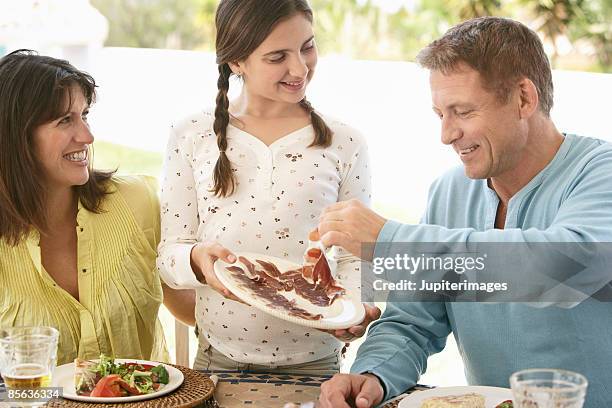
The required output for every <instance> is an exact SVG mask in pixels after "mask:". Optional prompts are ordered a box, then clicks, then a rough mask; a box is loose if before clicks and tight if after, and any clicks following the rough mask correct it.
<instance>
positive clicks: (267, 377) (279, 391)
mask: <svg viewBox="0 0 612 408" xmlns="http://www.w3.org/2000/svg"><path fill="white" fill-rule="evenodd" d="M203 372H204V373H205V374H209V375H210V374H215V375H217V376H218V377H219V383H218V384H217V388H216V389H215V393H214V397H215V399H216V401H217V402H218V404H219V406H220V408H243V407H249V408H282V407H283V406H284V405H285V404H286V403H289V402H292V403H294V404H300V403H303V402H309V401H316V400H317V399H318V398H319V392H320V386H321V384H322V383H323V382H325V381H327V380H328V379H330V378H331V377H330V376H324V375H322V376H318V375H317V376H304V375H290V374H269V373H252V372H242V371H203ZM429 388H431V387H429V386H424V385H417V386H416V387H414V388H411V389H410V390H407V391H406V392H405V393H404V394H402V395H401V396H399V397H396V398H393V399H391V400H389V401H387V403H385V404H384V405H383V406H382V407H383V408H396V407H397V404H398V403H399V401H400V400H401V398H402V397H404V396H406V395H408V394H410V393H412V392H414V391H420V390H425V389H429ZM2 391H4V384H3V383H2V380H1V379H0V393H1V392H2ZM0 406H2V405H1V403H0Z"/></svg>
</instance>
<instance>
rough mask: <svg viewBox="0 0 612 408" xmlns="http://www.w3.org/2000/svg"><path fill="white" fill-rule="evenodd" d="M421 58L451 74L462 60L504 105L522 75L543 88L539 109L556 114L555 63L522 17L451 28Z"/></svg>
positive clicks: (483, 20)
mask: <svg viewBox="0 0 612 408" xmlns="http://www.w3.org/2000/svg"><path fill="white" fill-rule="evenodd" d="M417 62H418V63H419V64H420V65H421V66H423V67H425V68H427V69H429V70H432V71H440V72H442V73H443V74H449V73H451V72H453V71H454V70H456V69H457V65H458V64H459V63H461V62H463V63H466V64H467V65H469V66H470V67H472V68H473V69H474V70H476V71H478V73H480V75H481V77H482V79H483V81H482V82H483V87H484V88H485V89H489V90H491V91H493V92H495V94H496V95H497V97H498V100H499V101H500V102H502V103H506V102H507V101H508V96H509V94H510V90H511V89H512V88H513V86H514V85H515V84H516V83H517V82H518V81H519V80H520V79H522V78H529V79H530V80H531V81H532V82H533V83H534V84H535V87H536V88H537V90H538V96H539V100H540V104H539V108H540V110H541V111H542V112H543V113H544V114H546V116H549V115H550V109H551V108H552V106H553V83H552V72H551V69H550V63H549V62H548V58H547V57H546V54H545V53H544V48H543V46H542V42H541V41H540V39H539V38H538V36H537V34H536V33H535V32H533V31H532V30H530V29H529V28H528V27H526V26H525V25H523V24H521V23H519V22H518V21H514V20H510V19H507V18H501V17H479V18H474V19H471V20H468V21H465V22H463V23H460V24H458V25H456V26H454V27H452V28H451V29H449V30H448V31H447V32H446V33H445V34H444V35H443V36H442V37H441V38H439V39H437V40H435V41H434V42H432V43H431V44H429V45H428V46H427V47H426V48H424V49H423V50H421V52H419V54H418V55H417Z"/></svg>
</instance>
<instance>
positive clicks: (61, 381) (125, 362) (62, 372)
mask: <svg viewBox="0 0 612 408" xmlns="http://www.w3.org/2000/svg"><path fill="white" fill-rule="evenodd" d="M103 358H104V357H103ZM107 360H110V361H113V360H112V359H108V358H107ZM90 361H91V362H93V363H96V364H98V365H99V363H100V360H90ZM114 364H115V365H116V366H130V365H135V364H136V365H140V366H141V367H144V368H145V369H144V370H142V371H145V372H146V371H150V370H149V368H151V367H156V366H163V368H164V369H165V371H166V372H167V374H168V378H167V379H164V380H163V381H166V380H167V384H163V383H162V384H157V386H158V387H159V388H157V389H150V390H149V391H148V392H146V391H145V393H142V394H140V395H128V396H121V397H113V396H110V397H102V396H97V397H96V396H90V395H79V393H77V385H76V383H77V382H78V381H79V380H78V378H77V379H75V375H76V374H78V373H79V369H77V367H76V365H75V363H74V362H73V363H68V364H64V365H61V366H59V367H57V368H56V369H55V371H54V372H53V384H54V386H56V387H62V388H63V395H62V397H63V398H66V399H70V400H74V401H81V402H91V403H122V402H136V401H142V400H147V399H153V398H158V397H161V396H163V395H166V394H169V393H171V392H172V391H174V390H176V389H177V388H178V387H180V385H181V384H182V383H183V380H184V376H183V373H182V372H181V371H180V370H178V369H177V368H175V367H172V366H170V365H167V364H162V363H158V362H154V361H147V360H138V359H114ZM96 370H99V368H98V367H96V366H95V365H94V366H92V368H91V369H90V371H91V372H93V373H94V374H96ZM99 377H101V374H100V373H97V378H98V379H99V382H102V381H103V380H104V378H108V377H103V376H102V378H101V379H100V378H99ZM126 378H127V376H126ZM128 381H129V380H128ZM160 382H161V381H160Z"/></svg>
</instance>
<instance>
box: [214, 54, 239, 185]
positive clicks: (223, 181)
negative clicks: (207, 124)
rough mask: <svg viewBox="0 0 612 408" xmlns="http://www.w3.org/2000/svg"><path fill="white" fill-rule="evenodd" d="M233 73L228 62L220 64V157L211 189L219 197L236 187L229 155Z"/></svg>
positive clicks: (217, 126) (216, 129) (217, 117)
mask: <svg viewBox="0 0 612 408" xmlns="http://www.w3.org/2000/svg"><path fill="white" fill-rule="evenodd" d="M231 73H232V70H231V69H230V67H229V65H228V64H220V65H219V79H218V81H217V88H218V89H219V92H218V93H217V100H216V103H217V106H216V107H215V121H214V123H213V130H214V132H215V134H216V135H217V146H218V147H219V158H218V159H217V163H216V164H215V169H214V173H213V176H214V187H213V189H212V190H211V191H213V192H214V193H215V195H217V196H219V197H227V196H230V195H232V193H233V192H234V190H235V189H236V180H235V178H234V174H233V173H232V167H231V163H230V161H229V158H228V157H227V154H226V152H225V151H226V150H227V126H228V125H229V99H228V98H227V92H228V90H229V77H230V75H231Z"/></svg>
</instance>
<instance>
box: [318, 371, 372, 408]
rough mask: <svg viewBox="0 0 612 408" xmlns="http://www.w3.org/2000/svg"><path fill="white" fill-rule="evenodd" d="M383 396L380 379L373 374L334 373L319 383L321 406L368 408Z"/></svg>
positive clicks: (331, 407) (323, 407) (328, 407)
mask: <svg viewBox="0 0 612 408" xmlns="http://www.w3.org/2000/svg"><path fill="white" fill-rule="evenodd" d="M383 396H384V391H383V387H382V385H381V384H380V380H379V379H378V377H376V376H375V375H373V374H336V375H334V376H333V377H332V379H331V380H328V381H325V382H324V383H323V384H322V385H321V394H320V395H319V404H320V406H321V408H351V407H352V406H354V407H357V408H370V407H373V406H375V405H377V404H379V403H380V402H381V401H382V399H383Z"/></svg>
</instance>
